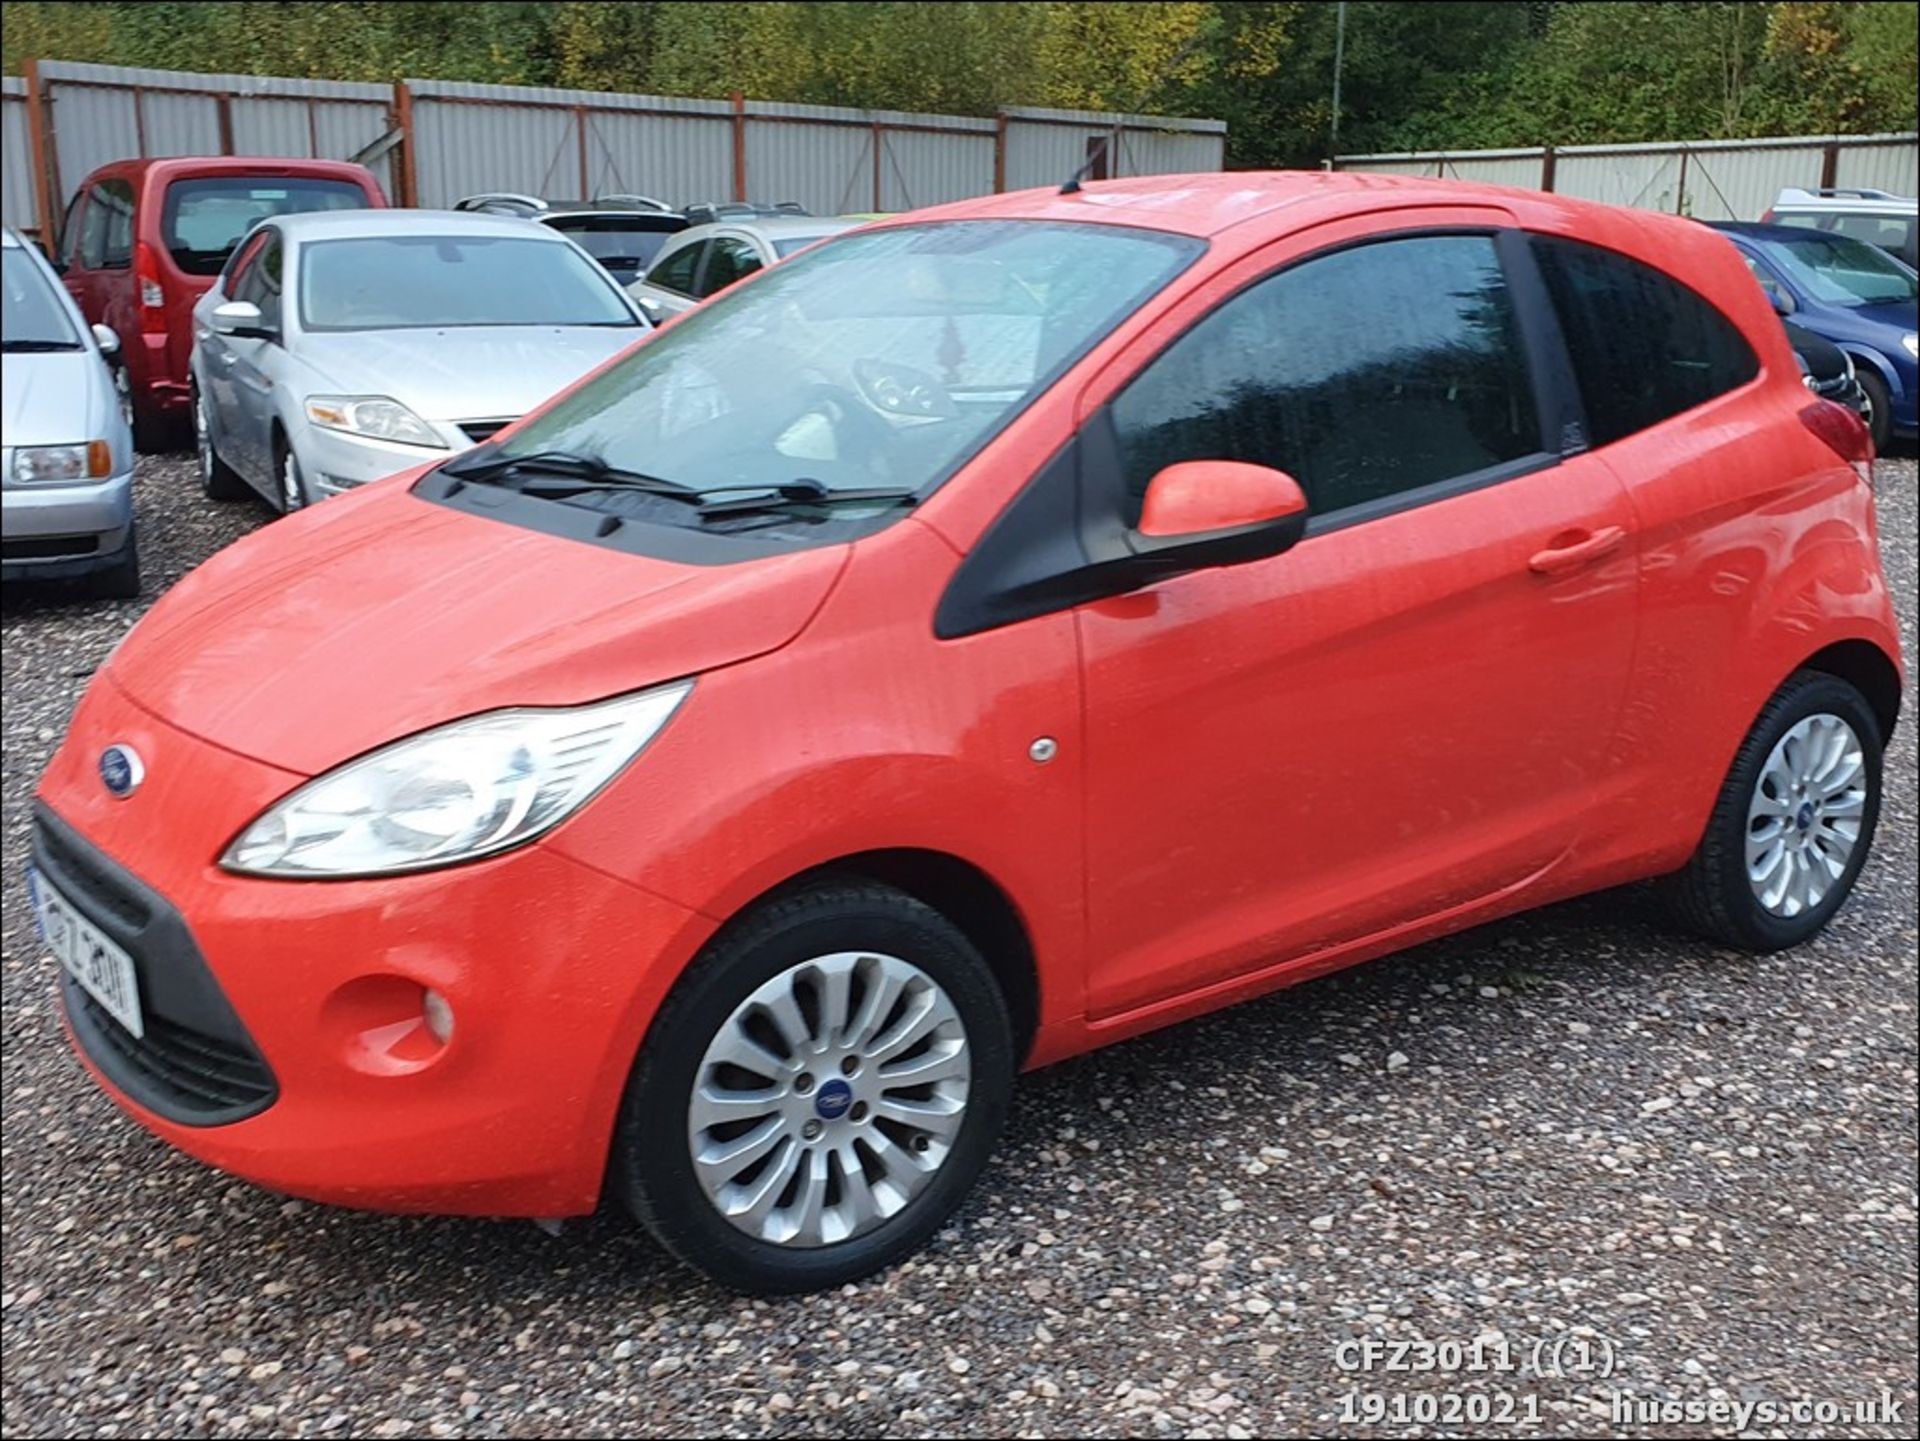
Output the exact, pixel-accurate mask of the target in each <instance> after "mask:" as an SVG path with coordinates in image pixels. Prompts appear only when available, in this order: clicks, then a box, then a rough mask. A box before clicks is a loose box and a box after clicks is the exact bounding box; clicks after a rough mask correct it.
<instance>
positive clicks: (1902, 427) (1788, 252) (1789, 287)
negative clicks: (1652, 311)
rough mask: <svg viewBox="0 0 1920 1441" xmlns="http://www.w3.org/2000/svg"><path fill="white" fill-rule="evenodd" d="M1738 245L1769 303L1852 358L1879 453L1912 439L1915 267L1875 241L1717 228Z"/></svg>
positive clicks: (1731, 225)
mask: <svg viewBox="0 0 1920 1441" xmlns="http://www.w3.org/2000/svg"><path fill="white" fill-rule="evenodd" d="M1713 228H1714V229H1715V230H1718V231H1720V232H1721V233H1722V234H1723V235H1725V236H1726V237H1727V239H1729V240H1731V241H1732V242H1733V243H1734V244H1735V245H1736V246H1738V247H1739V249H1740V253H1741V254H1742V255H1743V256H1745V257H1746V261H1747V265H1748V267H1749V268H1750V269H1752V271H1753V274H1754V278H1755V279H1756V280H1758V281H1759V282H1760V288H1761V289H1762V290H1764V291H1766V292H1767V298H1768V299H1770V300H1771V301H1772V302H1773V308H1774V309H1775V310H1777V311H1778V312H1779V313H1780V314H1781V315H1782V316H1788V315H1790V316H1792V317H1793V322H1794V324H1796V325H1799V326H1802V327H1804V328H1805V329H1807V330H1811V331H1812V332H1813V333H1814V334H1816V335H1821V336H1825V337H1826V338H1827V339H1828V340H1831V341H1832V342H1833V343H1834V344H1835V345H1837V346H1839V347H1840V349H1841V350H1843V351H1845V352H1846V353H1847V355H1848V356H1850V357H1851V358H1852V360H1853V368H1854V371H1855V373H1856V374H1857V375H1858V377H1859V380H1860V388H1861V390H1863V391H1864V392H1866V396H1867V401H1868V403H1869V405H1870V407H1871V413H1870V415H1869V417H1868V424H1869V425H1870V426H1871V427H1872V429H1873V444H1874V448H1875V449H1876V450H1881V449H1884V448H1885V447H1886V444H1887V441H1888V440H1889V439H1890V438H1891V437H1893V436H1900V437H1903V438H1906V439H1909V440H1910V439H1912V438H1913V435H1914V399H1915V394H1916V392H1917V391H1920V380H1916V376H1915V368H1916V363H1917V362H1916V348H1915V347H1916V341H1915V336H1914V332H1915V328H1916V326H1920V305H1917V304H1916V300H1915V296H1916V294H1917V293H1920V292H1917V291H1916V277H1915V273H1914V271H1913V270H1912V269H1911V268H1909V267H1908V266H1906V265H1905V264H1903V263H1902V262H1900V261H1899V260H1897V259H1895V258H1894V257H1893V256H1891V255H1889V254H1887V253H1886V252H1885V251H1883V250H1880V249H1878V248H1876V247H1874V246H1871V245H1867V244H1864V243H1862V242H1861V241H1858V240H1853V239H1850V238H1848V237H1847V236H1845V235H1836V234H1831V233H1829V232H1826V231H1820V230H1803V229H1801V228H1800V227H1798V226H1793V225H1750V224H1745V223H1741V222H1736V221H1722V222H1719V223H1717V224H1715V225H1714V227H1713Z"/></svg>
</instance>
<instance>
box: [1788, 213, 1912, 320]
mask: <svg viewBox="0 0 1920 1441" xmlns="http://www.w3.org/2000/svg"><path fill="white" fill-rule="evenodd" d="M1762 243H1763V244H1764V245H1765V247H1766V251H1767V254H1768V255H1769V256H1770V257H1771V258H1772V259H1773V260H1774V262H1775V263H1776V264H1778V265H1779V266H1780V268H1781V269H1783V270H1785V271H1786V272H1787V273H1788V274H1789V275H1791V276H1792V277H1793V278H1794V280H1795V281H1796V282H1798V283H1799V284H1800V285H1801V286H1802V287H1804V288H1805V289H1806V291H1807V293H1808V294H1810V295H1812V296H1813V298H1814V299H1815V300H1819V301H1823V302H1824V303H1826V304H1828V305H1844V306H1849V307H1853V306H1861V305H1879V304H1883V303H1885V302H1887V301H1900V300H1907V301H1910V300H1912V299H1913V298H1914V296H1915V294H1916V290H1915V282H1914V274H1913V272H1912V271H1911V270H1909V269H1907V267H1906V266H1904V265H1902V264H1901V263H1900V262H1899V261H1897V260H1895V259H1894V258H1893V257H1892V256H1890V255H1888V254H1887V253H1886V252H1885V251H1882V250H1878V249H1875V248H1874V247H1873V246H1871V245H1863V244H1862V243H1861V242H1860V241H1858V240H1849V239H1848V238H1847V237H1846V236H1844V235H1821V234H1817V233H1815V232H1812V231H1809V232H1808V233H1807V236H1806V238H1805V239H1801V238H1799V237H1795V238H1794V239H1792V240H1767V241H1764V242H1762Z"/></svg>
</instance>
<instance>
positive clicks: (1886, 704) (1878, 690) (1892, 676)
mask: <svg viewBox="0 0 1920 1441" xmlns="http://www.w3.org/2000/svg"><path fill="white" fill-rule="evenodd" d="M1794 669H1795V670H1811V671H1819V672H1821V673H1822V674H1824V675H1830V676H1834V677H1836V678H1837V679H1840V680H1843V681H1845V682H1846V683H1847V684H1848V685H1850V686H1852V687H1853V688H1854V689H1855V690H1857V691H1859V692H1860V694H1861V695H1862V696H1864V697H1866V701H1867V705H1868V706H1869V707H1870V708H1871V709H1872V711H1873V714H1874V719H1876V720H1877V721H1879V722H1880V739H1881V741H1882V743H1885V742H1886V741H1887V740H1888V739H1889V738H1891V737H1892V735H1893V728H1894V725H1895V723H1896V722H1897V721H1898V720H1899V718H1900V702H1901V680H1900V667H1899V666H1898V665H1896V664H1895V663H1894V660H1893V657H1892V656H1890V655H1888V654H1887V653H1886V652H1885V651H1884V650H1882V649H1881V648H1880V647H1879V646H1877V645H1875V644H1874V643H1873V642H1872V641H1870V640H1842V641H1835V642H1834V643H1833V644H1832V645H1828V646H1824V647H1822V648H1821V649H1819V650H1817V651H1815V652H1814V653H1813V654H1812V655H1810V656H1808V657H1807V658H1806V659H1805V660H1803V661H1801V662H1800V664H1799V665H1798V666H1796V667H1794ZM1781 679H1782V683H1783V684H1784V683H1785V677H1782V678H1781Z"/></svg>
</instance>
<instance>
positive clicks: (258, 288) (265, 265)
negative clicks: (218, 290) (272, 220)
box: [233, 231, 285, 330]
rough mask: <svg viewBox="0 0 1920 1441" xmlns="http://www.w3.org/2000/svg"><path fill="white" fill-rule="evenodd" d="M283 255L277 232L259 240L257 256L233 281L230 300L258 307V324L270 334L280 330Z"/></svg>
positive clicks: (246, 264) (242, 268) (242, 267)
mask: <svg viewBox="0 0 1920 1441" xmlns="http://www.w3.org/2000/svg"><path fill="white" fill-rule="evenodd" d="M284 253H285V249H284V247H283V246H282V245H281V243H280V235H279V232H277V231H270V232H268V233H267V234H266V235H264V236H262V237H261V238H260V253H259V255H258V256H257V257H254V258H252V259H249V260H248V261H246V262H244V263H243V264H242V266H241V270H240V273H239V274H238V275H237V276H236V278H235V281H234V292H233V298H234V299H235V300H250V301H252V302H253V303H254V304H255V305H257V306H259V307H260V323H261V324H262V325H263V326H266V327H267V328H268V329H270V330H278V329H279V328H280V265H281V257H282V255H283V254H284Z"/></svg>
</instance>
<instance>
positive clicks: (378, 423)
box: [307, 395, 447, 450]
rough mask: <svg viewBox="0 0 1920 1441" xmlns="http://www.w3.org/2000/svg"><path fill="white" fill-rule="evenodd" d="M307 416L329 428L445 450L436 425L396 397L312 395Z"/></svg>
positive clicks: (317, 423) (308, 403) (308, 402)
mask: <svg viewBox="0 0 1920 1441" xmlns="http://www.w3.org/2000/svg"><path fill="white" fill-rule="evenodd" d="M307 419H308V420H310V421H312V422H313V423H314V424H315V425H321V426H325V427H326V428H327V429H328V430H344V431H346V432H347V433H348V434H350V435H365V436H369V437H371V438H372V439H374V440H391V441H396V442H398V443H399V444H401V445H430V446H432V447H433V448H434V449H435V450H445V449H446V448H447V443H446V442H445V441H444V440H442V439H441V438H440V437H439V436H438V435H436V434H434V430H433V427H432V426H430V425H428V424H427V423H426V421H424V420H422V419H421V418H420V417H419V416H417V415H415V414H414V413H413V412H412V411H411V410H408V409H407V408H406V406H404V405H402V404H401V403H400V402H399V401H397V400H390V399H388V398H387V397H386V396H384V395H309V396H308V397H307Z"/></svg>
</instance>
